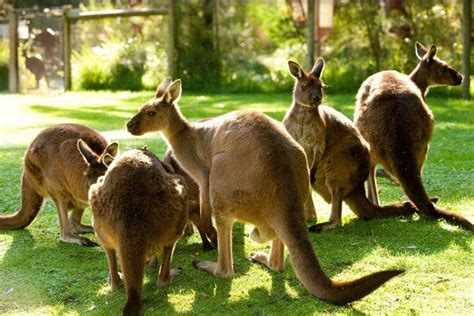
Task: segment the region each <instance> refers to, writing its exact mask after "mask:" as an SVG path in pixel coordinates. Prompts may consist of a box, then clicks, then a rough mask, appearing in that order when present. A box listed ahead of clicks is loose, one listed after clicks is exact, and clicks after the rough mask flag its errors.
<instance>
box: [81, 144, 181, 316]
mask: <svg viewBox="0 0 474 316" xmlns="http://www.w3.org/2000/svg"><path fill="white" fill-rule="evenodd" d="M84 157H85V159H88V158H87V156H84ZM91 163H93V162H91ZM89 203H90V206H91V210H92V214H93V216H94V229H95V232H96V235H97V238H98V240H99V242H100V244H101V245H102V247H103V248H104V250H105V252H106V254H107V259H108V262H109V281H110V287H111V289H112V290H116V289H117V288H118V287H119V284H120V279H119V275H118V272H117V255H118V257H119V260H120V266H121V268H122V273H123V277H124V280H125V289H126V294H127V303H126V304H125V307H124V310H123V314H124V315H138V314H139V312H140V310H141V292H142V284H143V276H144V273H145V265H146V260H147V259H150V258H152V257H156V256H157V255H158V254H159V253H160V252H161V253H162V262H161V265H160V272H159V277H158V281H157V286H158V287H165V286H167V285H168V284H169V283H170V281H171V278H172V277H174V276H175V275H177V274H179V272H180V270H178V269H173V270H171V269H170V267H171V258H172V256H173V250H174V247H175V244H176V242H177V240H178V239H179V238H180V237H181V235H182V234H183V230H184V227H185V226H186V222H187V221H188V200H187V193H186V188H185V186H184V183H183V182H182V179H181V177H179V176H175V175H172V174H169V173H167V172H166V170H165V169H164V167H163V165H162V163H161V162H160V160H159V159H158V158H157V157H156V156H155V155H154V154H153V153H151V152H150V151H148V150H146V149H136V150H130V151H127V152H125V153H123V154H120V155H119V156H118V157H117V158H115V159H114V161H113V162H112V163H111V164H110V166H109V169H108V170H107V173H106V174H105V175H104V176H103V177H101V178H99V180H98V182H97V183H96V184H94V185H92V186H91V188H90V189H89Z"/></svg>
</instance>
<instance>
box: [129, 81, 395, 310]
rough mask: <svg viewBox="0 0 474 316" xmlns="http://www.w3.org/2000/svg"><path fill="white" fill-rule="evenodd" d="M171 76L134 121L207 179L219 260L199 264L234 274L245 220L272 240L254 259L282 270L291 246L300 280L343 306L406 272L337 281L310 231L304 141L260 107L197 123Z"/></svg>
mask: <svg viewBox="0 0 474 316" xmlns="http://www.w3.org/2000/svg"><path fill="white" fill-rule="evenodd" d="M170 82H171V80H170V79H167V80H165V81H164V82H163V83H162V85H161V88H163V89H164V90H165V91H166V92H165V93H164V95H163V96H162V97H160V98H155V99H153V100H151V101H150V102H148V103H146V104H145V105H144V106H142V107H141V109H140V111H139V113H137V114H136V115H135V116H134V117H133V118H132V119H131V120H130V121H129V122H128V124H127V127H128V130H129V132H130V133H132V134H133V135H142V134H144V133H146V132H153V131H161V132H162V133H163V135H164V137H165V138H166V140H167V141H168V143H169V144H170V145H171V147H172V149H173V152H174V154H175V156H176V159H177V160H178V161H179V163H180V164H181V166H183V168H184V169H185V170H186V171H187V172H188V173H189V174H190V175H191V176H192V177H193V179H195V180H196V182H197V183H198V184H199V190H200V195H201V196H200V201H201V211H202V210H203V209H206V208H203V207H202V206H203V205H205V206H210V208H211V209H212V213H213V214H214V216H215V219H216V227H217V238H218V260H217V262H211V261H196V262H194V265H195V267H197V268H198V269H202V270H205V271H207V272H209V273H211V274H213V275H215V276H220V277H226V278H231V277H233V276H234V269H233V257H232V226H233V223H234V221H236V220H239V221H243V222H246V223H251V224H253V225H255V228H254V230H253V232H252V234H251V237H252V238H253V239H254V240H256V241H257V242H267V241H272V251H271V254H270V255H267V254H262V253H256V254H252V255H251V256H250V258H251V259H252V260H255V261H257V262H260V263H263V264H265V265H267V266H268V267H269V268H271V269H273V270H275V271H281V270H283V269H284V261H283V250H284V245H285V246H287V247H288V249H289V253H290V260H291V263H292V265H293V268H294V270H295V272H296V275H297V277H298V279H299V280H300V281H301V282H302V283H303V284H304V285H305V286H306V288H307V289H308V290H309V291H310V292H311V293H312V294H313V295H315V296H317V297H319V298H321V299H324V300H327V301H330V302H333V303H336V304H345V303H348V302H351V301H353V300H357V299H360V298H361V297H364V296H365V295H367V294H368V293H370V292H372V291H373V290H375V289H376V288H377V287H379V286H380V285H381V284H383V283H384V282H386V281H387V280H388V279H390V278H391V277H393V276H395V275H397V274H399V273H401V271H399V270H390V271H383V272H379V273H375V274H372V275H369V276H366V277H363V278H362V279H358V280H356V281H352V282H336V281H332V280H330V279H329V278H328V277H327V276H326V275H325V274H324V272H323V270H322V268H321V266H320V264H319V262H318V260H317V258H316V254H315V253H314V249H313V247H312V245H311V241H310V239H309V236H308V233H307V229H306V221H305V213H304V203H305V201H306V199H307V198H308V194H309V190H308V188H309V176H308V167H307V161H306V156H305V154H304V151H303V149H302V148H301V146H300V145H298V143H296V141H294V140H293V139H292V138H291V136H290V135H289V134H288V132H287V131H286V130H285V128H284V126H283V125H282V124H281V123H280V122H277V121H275V120H273V119H271V118H269V117H267V116H265V115H264V114H262V113H259V112H255V111H237V112H231V113H228V114H226V115H222V116H219V117H216V118H214V119H210V120H207V121H204V122H196V123H190V122H188V121H187V120H186V119H185V118H184V117H183V115H182V114H181V112H180V111H179V108H178V106H177V105H176V104H175V103H176V102H177V100H178V98H179V97H180V95H181V81H180V80H176V81H174V82H172V83H170ZM161 88H159V89H161ZM201 215H202V214H201ZM205 215H206V216H207V215H210V214H205Z"/></svg>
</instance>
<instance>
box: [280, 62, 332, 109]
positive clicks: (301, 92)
mask: <svg viewBox="0 0 474 316" xmlns="http://www.w3.org/2000/svg"><path fill="white" fill-rule="evenodd" d="M288 67H289V69H290V73H291V75H292V76H293V77H294V78H295V79H296V82H295V87H294V89H293V97H294V99H295V101H296V102H298V103H299V104H301V105H303V106H306V107H317V106H318V105H320V104H321V100H322V99H323V86H324V83H323V81H322V80H321V76H322V74H323V70H324V59H322V58H321V57H319V58H318V60H317V61H316V63H315V64H314V66H313V69H311V71H310V72H309V73H306V72H305V71H304V70H303V69H301V66H300V65H299V64H298V63H297V62H294V61H291V60H290V61H288Z"/></svg>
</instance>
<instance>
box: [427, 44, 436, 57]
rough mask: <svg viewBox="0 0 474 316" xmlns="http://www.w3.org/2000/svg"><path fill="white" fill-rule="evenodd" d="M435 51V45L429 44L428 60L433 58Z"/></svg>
mask: <svg viewBox="0 0 474 316" xmlns="http://www.w3.org/2000/svg"><path fill="white" fill-rule="evenodd" d="M437 51H438V48H436V45H431V47H430V51H429V52H428V60H430V61H431V60H433V58H434V57H435V56H436V52H437Z"/></svg>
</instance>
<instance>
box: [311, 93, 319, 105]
mask: <svg viewBox="0 0 474 316" xmlns="http://www.w3.org/2000/svg"><path fill="white" fill-rule="evenodd" d="M309 100H310V101H311V103H312V104H315V103H319V102H321V96H319V95H312V96H310V97H309Z"/></svg>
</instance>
